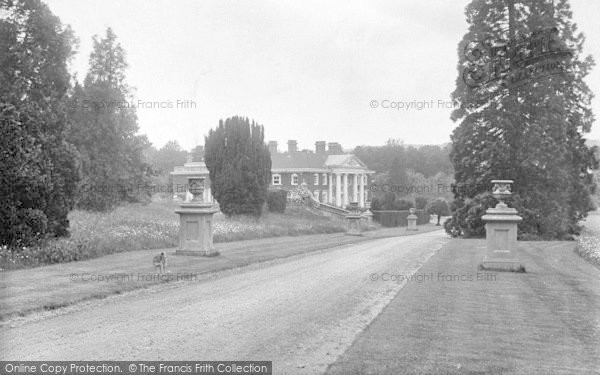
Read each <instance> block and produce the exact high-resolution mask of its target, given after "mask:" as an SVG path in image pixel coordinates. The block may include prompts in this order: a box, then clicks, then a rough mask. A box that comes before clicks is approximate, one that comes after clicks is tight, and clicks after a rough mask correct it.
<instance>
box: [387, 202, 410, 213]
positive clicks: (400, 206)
mask: <svg viewBox="0 0 600 375" xmlns="http://www.w3.org/2000/svg"><path fill="white" fill-rule="evenodd" d="M412 206H413V204H412V202H409V201H407V200H404V199H398V200H395V201H394V203H393V204H392V207H391V208H389V209H390V210H398V211H406V210H408V209H410V208H411V207H412Z"/></svg>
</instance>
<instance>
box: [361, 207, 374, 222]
mask: <svg viewBox="0 0 600 375" xmlns="http://www.w3.org/2000/svg"><path fill="white" fill-rule="evenodd" d="M362 217H363V220H364V221H366V222H367V224H370V223H372V222H373V213H372V212H371V210H366V211H365V212H363V214H362Z"/></svg>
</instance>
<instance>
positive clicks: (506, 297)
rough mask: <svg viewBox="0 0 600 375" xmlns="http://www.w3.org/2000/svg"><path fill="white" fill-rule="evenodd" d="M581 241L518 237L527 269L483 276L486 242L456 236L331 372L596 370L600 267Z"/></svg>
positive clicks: (598, 360)
mask: <svg viewBox="0 0 600 375" xmlns="http://www.w3.org/2000/svg"><path fill="white" fill-rule="evenodd" d="M575 246H576V243H575V242H573V241H570V242H565V241H552V242H543V241H535V242H534V241H528V242H519V252H518V256H519V259H520V260H521V261H522V262H523V264H524V265H525V268H526V269H527V273H512V272H485V273H484V272H480V271H478V270H477V265H478V264H479V263H480V262H481V258H482V256H483V250H484V248H485V240H463V239H455V240H452V241H451V242H450V243H448V244H447V245H446V246H444V247H443V248H442V249H440V251H438V253H437V254H436V255H434V256H433V257H432V258H431V259H430V260H429V261H428V262H427V264H425V265H424V266H423V267H422V268H421V269H420V270H419V271H417V273H416V275H432V277H430V278H429V279H425V278H424V277H422V279H423V280H426V281H424V282H421V283H418V282H409V283H408V284H406V285H405V286H404V287H403V288H402V289H401V290H400V292H399V293H398V295H397V296H396V298H395V299H394V300H393V301H392V302H391V303H390V304H389V305H388V306H387V307H386V308H385V309H384V310H383V312H382V313H381V314H380V315H379V316H378V317H377V318H376V319H375V320H374V321H373V322H372V323H371V325H370V326H369V327H368V328H367V329H366V330H365V331H364V332H362V333H361V334H360V335H359V336H358V337H357V338H356V340H355V341H354V343H353V344H352V346H351V347H350V348H349V349H348V350H347V351H346V352H345V353H344V354H343V355H342V356H341V357H340V358H338V360H337V361H336V362H335V363H334V364H332V365H331V366H330V368H329V369H328V371H327V373H328V374H344V375H350V374H394V375H395V374H407V375H408V374H415V375H416V374H431V375H434V374H437V375H441V374H443V375H450V374H482V375H483V374H569V375H570V374H597V373H598V370H599V369H600V325H598V316H599V315H598V314H599V312H600V270H598V269H597V268H595V267H594V266H592V265H591V264H589V263H588V262H586V261H585V260H583V259H581V258H580V257H579V256H577V254H575V253H574V252H573V248H574V247H575ZM440 273H442V277H441V279H440V278H439V274H440ZM478 273H479V275H478ZM444 275H446V276H447V275H458V276H464V277H463V278H462V279H461V278H454V277H453V278H451V279H448V278H447V277H446V276H444ZM468 275H471V277H468ZM478 276H479V277H478ZM365 282H369V280H365Z"/></svg>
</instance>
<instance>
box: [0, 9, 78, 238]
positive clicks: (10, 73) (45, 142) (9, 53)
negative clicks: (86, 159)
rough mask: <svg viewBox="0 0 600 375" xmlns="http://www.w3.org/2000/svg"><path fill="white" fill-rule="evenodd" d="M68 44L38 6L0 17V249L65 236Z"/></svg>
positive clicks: (72, 156)
mask: <svg viewBox="0 0 600 375" xmlns="http://www.w3.org/2000/svg"><path fill="white" fill-rule="evenodd" d="M73 45H74V37H73V35H72V32H71V30H70V29H69V28H68V27H64V26H63V25H62V24H61V23H60V20H59V19H58V18H57V17H56V16H54V15H53V14H52V13H51V12H50V10H49V9H48V7H47V6H46V5H45V4H43V3H42V2H41V1H39V0H31V1H25V0H16V1H10V2H8V3H7V2H2V7H1V9H0V245H8V246H10V247H15V248H17V249H20V248H21V247H22V245H27V244H29V243H33V242H35V241H37V240H38V239H40V238H42V237H44V236H63V235H66V234H67V233H68V226H69V221H68V219H67V214H68V212H69V210H70V209H71V208H72V207H73V200H74V195H75V190H76V187H77V182H78V180H79V175H78V173H77V161H76V160H77V158H78V155H77V152H76V151H75V150H74V148H73V147H72V146H71V145H69V144H68V143H67V141H66V139H65V138H66V137H65V127H66V125H67V121H68V117H67V111H66V98H67V92H68V89H69V87H70V83H69V82H70V79H71V76H70V75H69V72H68V69H67V68H68V61H69V58H70V57H71V56H72V55H73Z"/></svg>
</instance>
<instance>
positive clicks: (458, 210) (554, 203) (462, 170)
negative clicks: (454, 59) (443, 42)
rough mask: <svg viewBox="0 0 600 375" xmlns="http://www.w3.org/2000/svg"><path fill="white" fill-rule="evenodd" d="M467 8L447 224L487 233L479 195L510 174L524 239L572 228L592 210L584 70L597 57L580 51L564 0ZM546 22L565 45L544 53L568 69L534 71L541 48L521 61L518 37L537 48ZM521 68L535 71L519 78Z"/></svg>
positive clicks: (552, 37)
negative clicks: (450, 212) (450, 210)
mask: <svg viewBox="0 0 600 375" xmlns="http://www.w3.org/2000/svg"><path fill="white" fill-rule="evenodd" d="M465 13H466V16H467V21H468V23H469V30H468V32H467V33H466V34H465V36H464V38H463V39H462V40H461V41H460V43H459V46H458V51H459V63H458V66H457V67H458V74H459V76H458V78H457V80H456V83H457V84H456V89H455V91H454V93H453V94H452V99H453V100H454V101H456V102H457V103H460V104H461V105H460V106H457V108H456V109H455V110H454V111H453V113H452V119H453V120H454V121H456V122H458V123H459V124H458V126H457V127H456V128H455V130H454V131H453V133H452V136H451V139H452V143H453V146H452V151H451V154H450V156H451V160H452V163H453V165H454V170H455V181H456V185H455V186H454V191H453V192H454V198H455V204H454V205H455V210H454V211H453V212H454V213H453V215H454V217H453V220H452V223H453V224H452V228H454V229H453V230H454V231H455V232H456V231H457V230H460V231H463V232H464V234H465V235H467V236H481V235H483V234H484V233H485V230H484V227H483V225H484V223H483V222H482V221H481V220H480V216H481V215H482V214H483V211H484V210H485V208H487V207H490V206H491V201H490V199H492V198H491V197H489V196H488V195H485V194H484V193H485V192H486V191H489V190H490V188H491V186H490V181H491V180H493V179H510V180H514V185H513V194H514V198H513V200H512V202H513V203H512V207H515V208H517V210H518V211H519V214H520V215H521V216H522V217H523V221H522V222H521V223H520V224H519V231H520V232H521V234H520V235H521V237H522V238H524V237H527V238H567V237H568V236H569V235H573V234H577V233H578V231H579V225H578V222H579V221H580V220H582V219H583V218H585V217H586V215H587V213H588V212H589V211H590V210H591V209H593V203H592V201H591V198H590V196H591V195H592V194H593V193H594V191H595V185H594V181H593V177H592V173H591V171H592V170H593V169H595V168H597V167H598V160H597V159H596V157H595V155H594V151H593V149H590V148H589V147H588V146H586V144H585V138H584V135H585V133H587V132H589V131H590V129H591V125H592V122H593V119H594V116H593V113H592V109H591V104H590V103H591V98H592V96H593V94H592V92H591V90H590V89H589V87H588V86H587V84H586V83H585V81H584V78H585V77H586V76H587V75H588V74H589V73H590V70H591V67H592V66H593V64H594V62H593V59H592V58H591V57H590V56H587V57H585V56H583V42H584V38H583V35H582V34H580V33H579V32H578V31H577V29H576V24H575V23H574V22H573V21H572V20H571V17H572V12H571V9H570V5H569V2H568V1H566V0H565V1H559V2H538V1H534V0H514V1H506V0H505V1H494V2H487V1H480V0H473V1H471V3H470V4H469V5H468V6H467V8H466V12H465ZM548 30H551V31H552V32H551V34H548V35H549V36H548V37H547V38H546V37H544V38H546V39H545V40H548V42H549V46H550V47H551V48H552V49H553V51H554V52H561V53H556V54H553V57H552V59H551V60H549V61H550V63H551V64H553V65H554V66H558V67H565V69H561V70H557V71H552V72H551V73H552V74H546V75H537V76H536V74H534V73H535V72H539V71H542V72H544V69H541V70H540V69H539V68H540V67H541V66H540V64H539V63H540V62H541V61H545V60H542V59H539V58H538V57H537V54H538V52H536V51H537V47H536V50H535V51H529V52H527V53H531V56H529V57H527V59H525V58H524V57H525V55H527V53H525V52H524V51H522V50H518V48H522V47H523V46H524V45H526V44H527V43H521V42H519V43H515V42H514V41H515V40H517V38H520V39H524V40H525V41H527V40H532V44H533V43H537V42H540V46H539V47H540V48H542V46H541V44H543V43H542V41H541V39H540V38H541V36H542V35H545V34H544V33H546V32H548ZM492 47H493V48H492ZM550 47H548V48H550ZM543 48H545V47H543ZM515 49H516V50H515ZM500 50H503V53H501V54H497V53H495V52H493V51H500ZM500 56H502V58H500ZM553 59H555V60H556V61H554V60H553ZM550 63H547V66H549V65H551V64H550ZM488 68H490V69H489V70H488ZM492 68H494V69H492ZM525 70H527V72H529V73H531V75H527V74H525V75H524V76H525V77H526V78H527V79H523V80H520V81H519V77H520V76H521V75H523V73H524V72H525ZM466 73H469V74H466ZM471 73H472V74H471ZM514 81H517V83H518V85H517V84H513V83H514ZM479 84H481V86H479ZM482 194H483V195H482Z"/></svg>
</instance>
